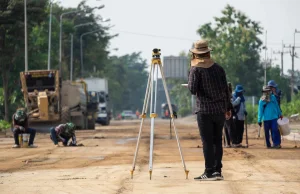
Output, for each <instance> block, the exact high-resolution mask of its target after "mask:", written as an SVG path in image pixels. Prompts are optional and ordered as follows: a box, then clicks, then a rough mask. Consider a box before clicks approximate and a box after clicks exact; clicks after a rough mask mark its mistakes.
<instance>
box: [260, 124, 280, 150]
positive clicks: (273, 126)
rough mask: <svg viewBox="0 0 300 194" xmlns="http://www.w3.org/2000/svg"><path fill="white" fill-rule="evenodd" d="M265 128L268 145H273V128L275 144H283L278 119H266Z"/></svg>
mask: <svg viewBox="0 0 300 194" xmlns="http://www.w3.org/2000/svg"><path fill="white" fill-rule="evenodd" d="M264 129H265V138H266V142H267V147H271V143H270V130H271V136H272V141H273V145H274V146H278V145H280V144H281V135H280V132H279V129H278V124H277V119H274V120H269V121H264Z"/></svg>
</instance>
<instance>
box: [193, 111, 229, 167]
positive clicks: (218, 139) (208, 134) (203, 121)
mask: <svg viewBox="0 0 300 194" xmlns="http://www.w3.org/2000/svg"><path fill="white" fill-rule="evenodd" d="M197 121H198V127H199V131H200V136H201V140H202V144H203V154H204V158H205V171H206V172H214V171H219V172H221V169H222V157H223V147H222V129H223V126H224V121H225V115H224V114H214V115H213V114H201V113H198V114H197Z"/></svg>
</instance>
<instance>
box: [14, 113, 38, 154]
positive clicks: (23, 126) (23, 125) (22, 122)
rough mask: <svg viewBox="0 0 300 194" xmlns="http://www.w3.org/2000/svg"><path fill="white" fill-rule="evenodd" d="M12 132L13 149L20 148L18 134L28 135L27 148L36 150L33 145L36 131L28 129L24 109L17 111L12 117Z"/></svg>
mask: <svg viewBox="0 0 300 194" xmlns="http://www.w3.org/2000/svg"><path fill="white" fill-rule="evenodd" d="M12 130H13V133H14V139H15V145H13V148H20V142H19V134H23V133H29V134H30V136H29V142H28V147H29V148H36V147H37V146H36V145H34V144H33V141H34V137H35V134H36V131H35V130H34V129H31V128H29V127H28V116H27V114H26V112H25V110H24V109H18V110H17V111H16V112H15V113H14V114H13V116H12Z"/></svg>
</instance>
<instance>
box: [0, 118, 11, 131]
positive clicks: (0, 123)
mask: <svg viewBox="0 0 300 194" xmlns="http://www.w3.org/2000/svg"><path fill="white" fill-rule="evenodd" d="M10 126H11V125H10V123H8V122H7V121H4V120H0V131H4V130H6V129H9V128H10Z"/></svg>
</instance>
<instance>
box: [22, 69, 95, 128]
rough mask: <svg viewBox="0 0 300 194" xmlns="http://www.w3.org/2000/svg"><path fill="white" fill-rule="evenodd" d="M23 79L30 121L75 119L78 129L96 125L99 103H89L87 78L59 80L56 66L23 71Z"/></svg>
mask: <svg viewBox="0 0 300 194" xmlns="http://www.w3.org/2000/svg"><path fill="white" fill-rule="evenodd" d="M20 79H21V85H22V93H23V95H24V101H25V105H26V109H27V111H28V112H30V116H29V122H30V125H36V128H39V127H43V126H50V125H52V126H53V125H56V124H58V123H66V122H73V123H74V124H75V125H76V126H77V129H95V120H96V118H97V108H98V106H97V104H92V103H89V96H88V95H89V94H88V90H87V84H86V83H85V82H84V81H82V80H81V81H76V82H71V81H62V82H60V78H59V71H57V70H35V71H26V72H21V73H20Z"/></svg>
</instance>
